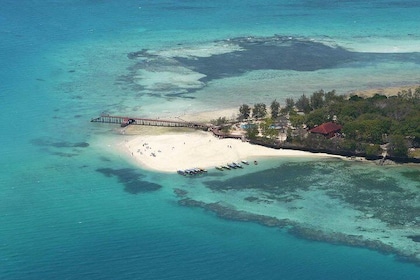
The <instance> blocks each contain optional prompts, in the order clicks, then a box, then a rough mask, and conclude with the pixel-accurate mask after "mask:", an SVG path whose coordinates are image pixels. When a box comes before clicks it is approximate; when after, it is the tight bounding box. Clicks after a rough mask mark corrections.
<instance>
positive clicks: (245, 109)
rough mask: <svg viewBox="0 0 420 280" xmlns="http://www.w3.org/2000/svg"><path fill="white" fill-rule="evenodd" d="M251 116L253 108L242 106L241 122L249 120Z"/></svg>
mask: <svg viewBox="0 0 420 280" xmlns="http://www.w3.org/2000/svg"><path fill="white" fill-rule="evenodd" d="M250 114H251V107H249V106H248V105H247V104H242V105H241V107H239V120H246V119H248V118H249V116H250Z"/></svg>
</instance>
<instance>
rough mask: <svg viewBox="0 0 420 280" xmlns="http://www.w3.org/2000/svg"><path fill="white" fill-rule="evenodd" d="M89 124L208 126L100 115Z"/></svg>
mask: <svg viewBox="0 0 420 280" xmlns="http://www.w3.org/2000/svg"><path fill="white" fill-rule="evenodd" d="M91 122H99V123H114V124H120V125H121V126H122V127H125V126H128V125H147V126H163V127H189V128H194V129H208V128H209V125H207V124H204V123H193V122H187V121H171V120H160V119H143V118H132V117H121V116H110V115H101V116H100V117H98V118H93V119H91Z"/></svg>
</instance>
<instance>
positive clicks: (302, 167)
mask: <svg viewBox="0 0 420 280" xmlns="http://www.w3.org/2000/svg"><path fill="white" fill-rule="evenodd" d="M314 168H315V167H314V166H311V165H308V164H298V163H287V164H283V165H282V166H280V167H278V168H272V169H267V170H263V171H260V172H257V173H253V174H247V175H243V176H237V177H234V178H231V179H228V180H225V181H223V182H220V181H217V180H214V181H207V182H204V184H205V185H206V187H207V188H209V189H211V190H214V191H227V190H243V189H259V190H264V191H267V192H270V194H273V195H274V194H275V195H283V194H286V193H288V192H293V191H296V190H298V189H300V190H307V189H308V188H309V187H310V186H311V185H313V180H314V179H315V178H312V177H311V174H312V173H313V171H314ZM302 174H304V176H302ZM261 178H264V180H261ZM296 182H300V183H299V184H297V183H296ZM302 182H306V183H302Z"/></svg>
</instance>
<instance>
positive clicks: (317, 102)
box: [310, 89, 325, 110]
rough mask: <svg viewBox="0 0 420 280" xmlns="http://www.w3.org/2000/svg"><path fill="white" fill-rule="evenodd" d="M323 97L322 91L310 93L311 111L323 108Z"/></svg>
mask: <svg viewBox="0 0 420 280" xmlns="http://www.w3.org/2000/svg"><path fill="white" fill-rule="evenodd" d="M324 95H325V93H324V91H323V90H322V89H321V90H319V91H315V92H314V93H312V95H311V97H310V100H311V107H312V109H313V110H315V109H319V108H322V107H323V106H324Z"/></svg>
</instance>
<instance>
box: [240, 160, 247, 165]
mask: <svg viewBox="0 0 420 280" xmlns="http://www.w3.org/2000/svg"><path fill="white" fill-rule="evenodd" d="M241 162H242V163H243V164H246V165H248V164H249V162H248V161H246V160H241Z"/></svg>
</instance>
